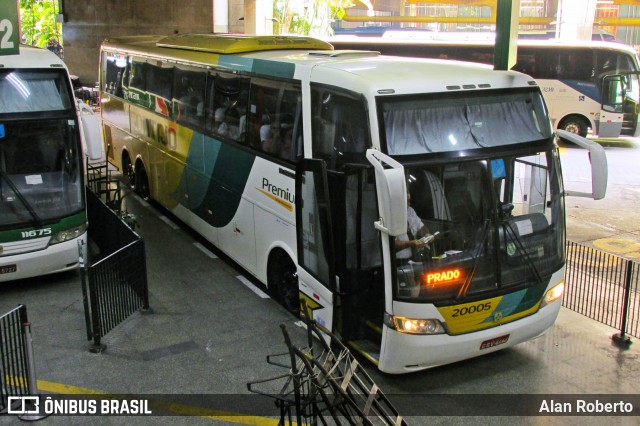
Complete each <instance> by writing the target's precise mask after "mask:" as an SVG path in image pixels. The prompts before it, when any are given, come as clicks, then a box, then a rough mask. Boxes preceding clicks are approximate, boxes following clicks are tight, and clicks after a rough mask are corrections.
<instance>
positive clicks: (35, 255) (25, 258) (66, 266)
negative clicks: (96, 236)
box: [0, 232, 87, 282]
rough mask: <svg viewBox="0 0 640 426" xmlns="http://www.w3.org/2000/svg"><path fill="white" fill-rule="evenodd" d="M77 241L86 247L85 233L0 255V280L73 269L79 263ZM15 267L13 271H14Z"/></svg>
mask: <svg viewBox="0 0 640 426" xmlns="http://www.w3.org/2000/svg"><path fill="white" fill-rule="evenodd" d="M78 241H82V242H83V244H84V245H83V247H86V242H87V233H86V232H85V233H84V234H83V235H82V236H81V237H79V238H76V239H73V240H70V241H65V242H63V243H59V244H53V245H50V246H48V247H47V248H46V249H44V250H38V251H33V252H28V253H21V254H17V255H13V256H4V257H0V272H3V273H0V282H6V281H13V280H19V279H23V278H31V277H36V276H40V275H47V274H53V273H56V272H64V271H69V270H72V269H75V268H77V267H78V265H79V256H78ZM14 269H15V271H14Z"/></svg>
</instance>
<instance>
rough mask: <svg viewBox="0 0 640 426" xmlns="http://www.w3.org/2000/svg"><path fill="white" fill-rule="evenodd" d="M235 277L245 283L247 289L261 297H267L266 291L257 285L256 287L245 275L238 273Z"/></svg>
mask: <svg viewBox="0 0 640 426" xmlns="http://www.w3.org/2000/svg"><path fill="white" fill-rule="evenodd" d="M236 278H237V279H238V281H240V282H241V283H242V284H244V285H246V286H247V287H248V288H249V290H251V291H252V292H254V293H255V294H257V295H258V296H260V297H261V298H263V299H269V298H270V297H269V295H268V294H267V293H265V292H264V291H262V290H260V289H259V288H258V287H256V286H255V285H253V283H252V282H251V281H249V280H248V279H246V278H245V277H243V276H242V275H238V276H236Z"/></svg>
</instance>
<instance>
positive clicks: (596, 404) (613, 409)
mask: <svg viewBox="0 0 640 426" xmlns="http://www.w3.org/2000/svg"><path fill="white" fill-rule="evenodd" d="M632 411H633V404H631V403H630V402H624V401H618V402H601V401H598V400H597V399H596V400H595V401H587V400H584V399H577V400H576V401H574V402H566V401H563V402H557V401H554V400H553V399H550V400H546V399H543V400H542V403H541V404H540V410H539V413H549V414H552V413H557V414H566V413H575V414H596V413H611V414H614V413H623V414H624V413H631V412H632Z"/></svg>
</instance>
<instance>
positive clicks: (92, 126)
mask: <svg viewBox="0 0 640 426" xmlns="http://www.w3.org/2000/svg"><path fill="white" fill-rule="evenodd" d="M78 108H79V109H80V122H81V123H82V135H83V136H84V143H85V150H86V151H85V152H86V155H87V156H88V157H89V159H90V160H94V161H96V160H103V159H104V148H103V144H102V138H101V137H100V122H99V121H98V117H97V116H96V115H95V114H94V113H93V110H92V109H91V107H90V106H89V105H87V104H85V103H84V102H78Z"/></svg>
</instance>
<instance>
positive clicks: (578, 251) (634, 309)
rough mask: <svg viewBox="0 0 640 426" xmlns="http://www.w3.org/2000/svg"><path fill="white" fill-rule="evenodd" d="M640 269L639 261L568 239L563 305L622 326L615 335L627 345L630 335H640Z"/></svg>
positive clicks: (614, 326)
mask: <svg viewBox="0 0 640 426" xmlns="http://www.w3.org/2000/svg"><path fill="white" fill-rule="evenodd" d="M639 270H640V268H639V265H638V263H636V262H633V261H631V260H627V259H624V258H622V257H620V256H616V255H613V254H610V253H606V252H603V251H601V250H598V249H595V248H592V247H587V246H585V245H582V244H578V243H575V242H571V241H568V242H567V269H566V273H565V281H566V288H565V293H564V297H563V300H562V305H563V306H565V307H566V308H569V309H571V310H573V311H576V312H578V313H580V314H582V315H585V316H587V317H589V318H592V319H594V320H596V321H599V322H601V323H603V324H606V325H608V326H611V327H613V328H616V329H618V330H620V334H619V335H616V336H614V339H615V340H616V341H617V343H623V344H625V345H628V344H629V343H630V341H629V338H628V337H627V335H630V336H634V337H636V338H640V327H639V326H638V323H639V320H640V295H639V291H640V287H639V284H638V283H639V280H638V275H639V274H638V272H639Z"/></svg>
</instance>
